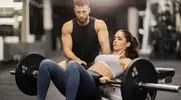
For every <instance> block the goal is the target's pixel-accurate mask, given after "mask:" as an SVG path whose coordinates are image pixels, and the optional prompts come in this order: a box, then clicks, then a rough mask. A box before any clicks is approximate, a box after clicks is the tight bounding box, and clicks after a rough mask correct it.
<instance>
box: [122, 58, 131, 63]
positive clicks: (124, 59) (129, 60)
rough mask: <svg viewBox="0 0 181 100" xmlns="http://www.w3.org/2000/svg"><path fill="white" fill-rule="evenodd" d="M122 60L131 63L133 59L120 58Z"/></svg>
mask: <svg viewBox="0 0 181 100" xmlns="http://www.w3.org/2000/svg"><path fill="white" fill-rule="evenodd" d="M120 62H121V63H130V62H132V59H130V58H122V59H120Z"/></svg>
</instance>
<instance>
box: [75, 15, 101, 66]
mask: <svg viewBox="0 0 181 100" xmlns="http://www.w3.org/2000/svg"><path fill="white" fill-rule="evenodd" d="M94 22H95V19H94V18H92V17H90V20H89V24H88V25H86V26H80V25H78V23H77V20H76V18H75V19H73V31H72V40H73V42H72V43H73V47H72V51H73V52H74V54H75V55H76V56H77V57H79V58H80V59H81V60H83V61H85V62H86V63H92V62H94V59H95V57H96V56H97V55H98V54H99V50H100V44H99V41H98V36H97V33H96V31H95V28H94Z"/></svg>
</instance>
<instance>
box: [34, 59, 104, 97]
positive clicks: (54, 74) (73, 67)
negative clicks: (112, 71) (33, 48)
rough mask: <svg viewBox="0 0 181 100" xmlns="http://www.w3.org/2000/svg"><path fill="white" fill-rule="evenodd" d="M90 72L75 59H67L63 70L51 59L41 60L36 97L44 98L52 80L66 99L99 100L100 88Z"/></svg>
mask: <svg viewBox="0 0 181 100" xmlns="http://www.w3.org/2000/svg"><path fill="white" fill-rule="evenodd" d="M90 74H91V73H90V72H89V71H87V70H86V69H85V68H83V67H82V66H81V65H80V64H78V63H77V62H75V61H69V62H68V63H67V69H66V71H65V70H64V69H63V68H62V67H60V66H59V65H58V64H57V63H55V62H54V61H52V60H48V59H46V60H43V61H42V62H41V64H40V69H39V75H38V80H37V99H38V100H45V98H46V94H47V91H48V88H49V85H50V80H52V82H53V83H54V85H55V86H56V87H57V89H58V90H59V91H60V92H61V93H62V94H63V95H64V96H66V100H100V98H101V94H102V92H101V89H100V88H99V87H97V86H96V84H95V82H94V79H93V77H92V76H91V75H90ZM65 94H66V95H65Z"/></svg>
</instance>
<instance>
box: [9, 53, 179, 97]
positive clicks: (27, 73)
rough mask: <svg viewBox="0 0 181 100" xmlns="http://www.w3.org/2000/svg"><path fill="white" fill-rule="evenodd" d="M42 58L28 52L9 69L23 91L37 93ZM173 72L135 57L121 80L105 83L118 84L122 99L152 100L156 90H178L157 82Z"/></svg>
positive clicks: (175, 87) (30, 93)
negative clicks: (14, 68)
mask: <svg viewBox="0 0 181 100" xmlns="http://www.w3.org/2000/svg"><path fill="white" fill-rule="evenodd" d="M44 59H45V58H44V57H43V56H41V55H40V54H29V55H27V56H25V57H24V58H23V59H22V60H21V61H20V62H19V63H18V64H17V66H16V70H14V71H13V70H12V71H10V73H11V74H14V75H15V80H16V83H17V85H18V87H19V89H20V90H21V91H22V92H23V93H25V94H27V95H36V94H37V86H36V82H37V75H38V69H39V64H40V63H41V61H42V60H44ZM174 73H175V71H174V69H168V68H167V69H165V68H155V67H154V65H153V64H152V63H151V62H150V61H149V60H147V59H143V58H137V59H135V60H133V61H132V62H131V63H130V64H129V66H128V68H127V69H126V70H125V72H124V74H123V78H122V80H121V81H115V80H111V81H107V82H106V84H120V85H121V87H120V89H121V91H122V97H123V100H133V99H134V100H145V99H148V100H154V98H155V96H156V93H157V90H161V91H168V92H176V93H179V92H180V86H176V85H166V84H158V80H159V78H158V76H162V77H160V79H163V78H165V77H167V75H169V77H173V76H174Z"/></svg>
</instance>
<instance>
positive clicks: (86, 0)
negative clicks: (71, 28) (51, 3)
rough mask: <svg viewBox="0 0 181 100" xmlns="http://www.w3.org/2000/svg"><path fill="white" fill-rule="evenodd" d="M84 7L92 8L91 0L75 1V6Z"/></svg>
mask: <svg viewBox="0 0 181 100" xmlns="http://www.w3.org/2000/svg"><path fill="white" fill-rule="evenodd" d="M75 5H76V6H84V5H88V6H90V2H89V0H74V6H75Z"/></svg>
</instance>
